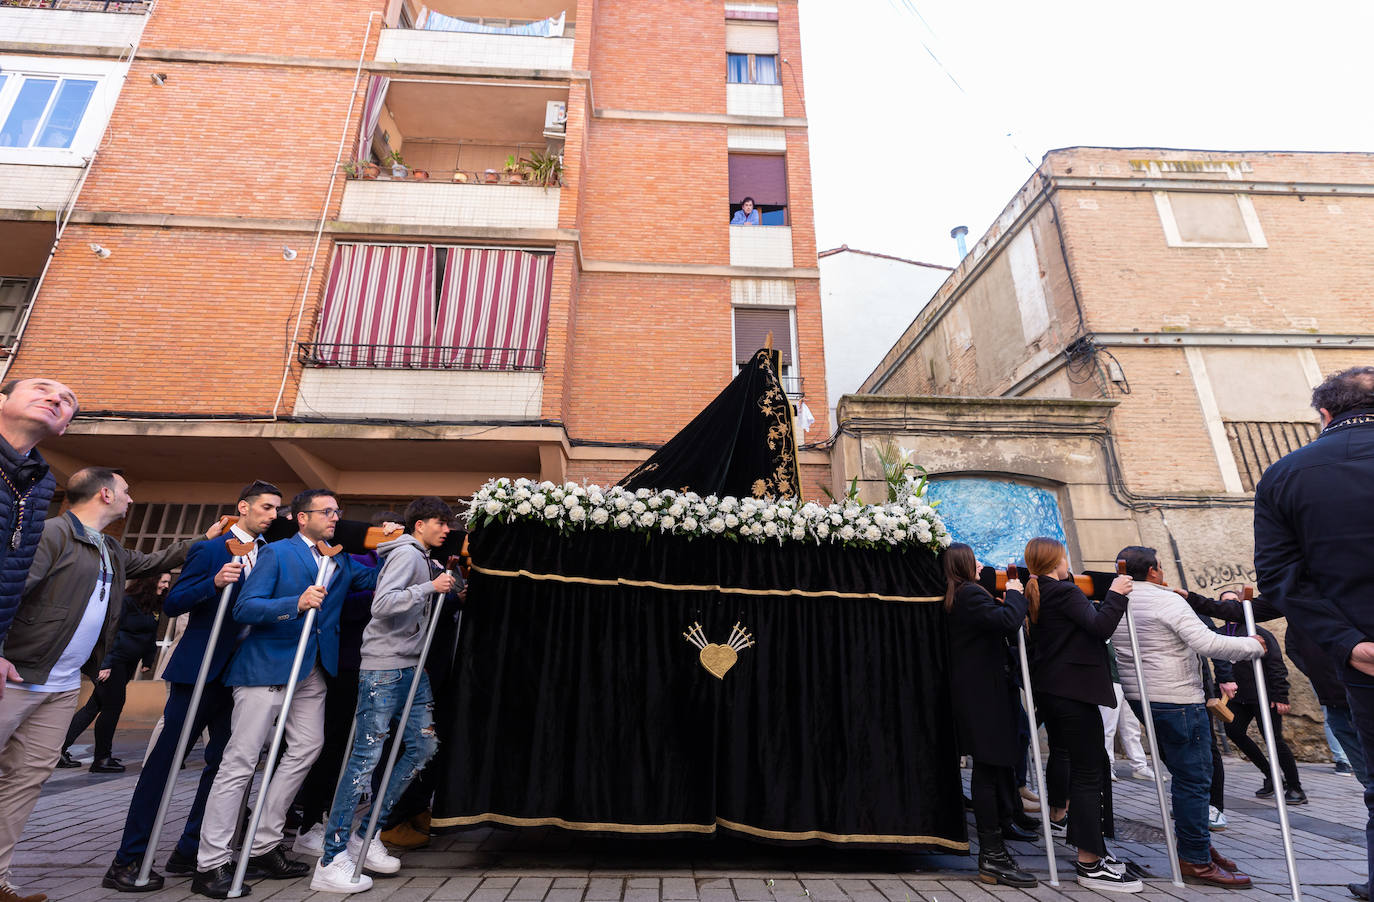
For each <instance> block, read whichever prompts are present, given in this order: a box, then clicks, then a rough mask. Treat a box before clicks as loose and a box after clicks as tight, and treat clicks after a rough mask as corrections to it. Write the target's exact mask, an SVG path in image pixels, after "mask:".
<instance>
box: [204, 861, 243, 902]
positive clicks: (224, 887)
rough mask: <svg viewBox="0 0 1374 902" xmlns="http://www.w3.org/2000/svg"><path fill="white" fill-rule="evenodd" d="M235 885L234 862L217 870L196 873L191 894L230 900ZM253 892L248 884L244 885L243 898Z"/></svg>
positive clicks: (228, 862) (227, 863)
mask: <svg viewBox="0 0 1374 902" xmlns="http://www.w3.org/2000/svg"><path fill="white" fill-rule="evenodd" d="M233 885H234V862H232V861H226V862H225V863H224V864H222V865H220V866H219V867H217V868H211V869H210V870H208V871H196V876H195V877H193V878H191V892H193V893H199V894H200V895H202V896H209V897H210V898H211V899H227V898H229V888H230V887H231V886H233ZM252 891H253V888H252V887H251V886H249V885H248V884H247V883H244V884H243V889H242V891H241V893H240V895H241V896H246V895H248V894H249V893H251V892H252Z"/></svg>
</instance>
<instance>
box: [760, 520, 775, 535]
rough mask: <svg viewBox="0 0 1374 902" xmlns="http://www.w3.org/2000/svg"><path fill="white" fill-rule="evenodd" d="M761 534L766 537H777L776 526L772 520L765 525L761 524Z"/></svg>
mask: <svg viewBox="0 0 1374 902" xmlns="http://www.w3.org/2000/svg"><path fill="white" fill-rule="evenodd" d="M763 533H764V535H768V536H775V535H777V534H778V524H776V523H774V522H773V521H772V520H769V521H768V522H767V523H765V524H763Z"/></svg>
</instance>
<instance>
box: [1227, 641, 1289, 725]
mask: <svg viewBox="0 0 1374 902" xmlns="http://www.w3.org/2000/svg"><path fill="white" fill-rule="evenodd" d="M1213 629H1214V630H1216V631H1217V632H1218V633H1220V634H1221V635H1223V636H1248V635H1250V634H1249V633H1247V632H1246V631H1245V624H1243V623H1230V622H1228V623H1224V624H1222V625H1221V626H1219V627H1213ZM1255 629H1256V630H1258V631H1259V633H1258V635H1259V636H1260V638H1262V639H1263V640H1264V657H1262V658H1260V659H1259V661H1260V666H1261V667H1262V668H1263V670H1264V688H1265V689H1266V690H1267V691H1268V693H1269V702H1270V704H1274V703H1276V702H1282V703H1283V704H1285V705H1286V704H1288V665H1286V664H1284V663H1283V652H1282V651H1280V650H1279V640H1278V639H1275V638H1274V634H1273V633H1271V632H1269V631H1268V630H1267V629H1265V628H1264V627H1262V626H1256V627H1255ZM1212 666H1213V667H1214V668H1215V669H1216V672H1217V682H1218V683H1235V684H1236V701H1238V702H1245V703H1246V704H1249V705H1257V704H1259V692H1258V691H1257V690H1256V689H1255V666H1254V665H1253V664H1252V663H1250V662H1249V661H1238V662H1236V663H1234V664H1232V663H1231V662H1230V661H1223V660H1220V659H1215V658H1214V659H1213V660H1212Z"/></svg>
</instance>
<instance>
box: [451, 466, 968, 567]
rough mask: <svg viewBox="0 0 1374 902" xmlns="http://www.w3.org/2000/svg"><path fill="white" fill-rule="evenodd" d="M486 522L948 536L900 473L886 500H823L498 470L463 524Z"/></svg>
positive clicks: (775, 536) (886, 542)
mask: <svg viewBox="0 0 1374 902" xmlns="http://www.w3.org/2000/svg"><path fill="white" fill-rule="evenodd" d="M492 522H500V523H517V522H526V523H542V524H544V525H545V526H548V527H550V528H552V529H557V530H559V531H560V532H562V533H564V534H569V533H574V532H578V531H582V530H587V529H608V530H609V529H618V530H628V531H631V532H638V533H643V534H644V535H645V536H646V537H647V536H649V535H652V534H655V533H663V534H669V535H678V536H687V537H689V538H693V537H697V536H703V537H720V538H724V539H730V540H732V541H745V542H754V543H759V544H761V543H764V542H777V543H778V544H784V543H788V542H793V543H796V542H802V543H808V544H814V545H822V544H828V545H840V546H843V547H847V548H910V547H915V546H920V547H924V548H928V549H930V550H931V551H939V550H940V549H942V548H945V547H947V546H948V545H949V543H950V541H951V540H950V535H949V532H948V531H946V529H945V524H944V521H942V520H941V519H940V517H939V516H938V515H937V514H936V513H935V507H934V505H932V504H930V503H929V502H928V501H927V500H926V497H925V480H924V479H922V480H920V481H919V482H918V481H917V480H915V479H907V480H905V482H904V483H903V484H902V487H901V488H900V489H899V490H898V491H897V492H896V495H895V497H894V498H893V499H892V500H890V501H889V502H888V503H887V504H863V503H861V502H859V501H857V500H856V499H853V498H845V499H841V500H840V501H838V502H836V503H833V504H829V505H823V504H818V503H816V502H814V501H801V500H800V499H798V498H779V499H770V498H735V497H734V496H731V495H726V496H725V497H724V498H718V497H717V496H715V495H707V496H706V497H704V498H703V497H702V496H700V495H698V494H697V493H695V492H675V491H673V490H672V489H664V490H662V491H658V492H654V491H651V490H649V489H637V490H634V491H630V490H628V489H624V488H621V487H620V486H613V487H611V488H608V489H603V488H602V487H600V486H596V485H580V484H578V483H574V482H568V483H564V484H562V485H557V484H555V483H552V482H534V481H532V480H529V479H515V480H511V479H507V478H505V477H502V478H500V479H494V480H491V481H489V482H487V483H486V484H485V485H483V486H482V488H480V489H479V490H478V491H477V494H475V495H473V497H472V502H471V504H470V505H469V507H468V513H467V523H468V528H469V529H472V528H477V527H480V526H483V525H485V524H487V523H492Z"/></svg>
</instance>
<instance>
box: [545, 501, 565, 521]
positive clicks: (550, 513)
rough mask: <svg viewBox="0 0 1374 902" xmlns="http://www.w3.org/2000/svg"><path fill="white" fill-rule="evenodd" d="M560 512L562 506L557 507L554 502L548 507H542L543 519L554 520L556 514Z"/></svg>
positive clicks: (556, 517)
mask: <svg viewBox="0 0 1374 902" xmlns="http://www.w3.org/2000/svg"><path fill="white" fill-rule="evenodd" d="M562 512H563V508H561V507H559V506H558V505H556V504H550V505H549V506H548V507H546V508H544V519H545V520H556V519H558V515H559V514H560V513H562Z"/></svg>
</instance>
